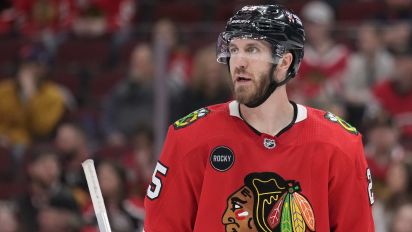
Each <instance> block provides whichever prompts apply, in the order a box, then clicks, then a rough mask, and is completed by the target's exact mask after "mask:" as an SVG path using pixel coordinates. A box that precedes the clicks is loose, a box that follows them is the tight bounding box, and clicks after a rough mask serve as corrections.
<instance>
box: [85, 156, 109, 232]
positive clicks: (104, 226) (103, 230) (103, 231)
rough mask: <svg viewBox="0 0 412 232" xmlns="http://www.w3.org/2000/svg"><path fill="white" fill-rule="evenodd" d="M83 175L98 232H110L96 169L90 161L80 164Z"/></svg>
mask: <svg viewBox="0 0 412 232" xmlns="http://www.w3.org/2000/svg"><path fill="white" fill-rule="evenodd" d="M82 166H83V170H84V174H85V175H86V180H87V185H88V187H89V191H90V196H91V198H92V203H93V208H94V212H95V214H96V218H97V223H98V225H99V230H100V232H111V231H112V230H111V229H110V224H109V218H108V217H107V212H106V207H105V205H104V201H103V196H102V191H101V190H100V185H99V180H98V179H97V174H96V169H95V167H94V162H93V160H92V159H88V160H86V161H84V162H83V163H82Z"/></svg>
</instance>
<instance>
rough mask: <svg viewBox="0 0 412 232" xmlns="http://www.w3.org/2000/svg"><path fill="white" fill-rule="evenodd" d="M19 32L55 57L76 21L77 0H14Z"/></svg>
mask: <svg viewBox="0 0 412 232" xmlns="http://www.w3.org/2000/svg"><path fill="white" fill-rule="evenodd" d="M13 5H14V9H15V14H16V20H15V21H16V24H17V27H18V28H17V29H18V31H19V32H20V33H21V34H22V35H23V36H25V37H29V38H32V39H35V40H40V41H42V42H43V43H44V44H45V45H46V47H47V49H48V51H49V52H50V53H51V54H52V55H54V54H55V51H56V49H57V46H58V45H59V44H60V43H61V42H62V41H63V40H64V37H65V34H66V33H67V32H68V30H69V29H70V27H71V26H72V24H73V21H74V19H75V0H13Z"/></svg>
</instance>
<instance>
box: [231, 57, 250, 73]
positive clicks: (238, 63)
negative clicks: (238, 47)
mask: <svg viewBox="0 0 412 232" xmlns="http://www.w3.org/2000/svg"><path fill="white" fill-rule="evenodd" d="M229 62H230V67H233V68H234V69H240V70H244V69H246V68H247V67H248V64H249V61H248V59H247V57H245V56H242V55H236V56H232V57H231V58H230V61H229Z"/></svg>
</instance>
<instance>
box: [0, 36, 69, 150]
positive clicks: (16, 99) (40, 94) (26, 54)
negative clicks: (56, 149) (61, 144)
mask: <svg viewBox="0 0 412 232" xmlns="http://www.w3.org/2000/svg"><path fill="white" fill-rule="evenodd" d="M21 58H22V63H21V64H20V66H19V69H18V72H17V75H16V77H15V78H14V79H6V80H4V81H2V82H1V83H0V136H4V137H6V138H7V139H8V140H9V142H10V144H11V145H12V146H19V145H20V146H27V145H29V144H30V143H32V142H39V141H46V140H47V139H49V138H51V137H52V135H53V132H54V130H55V129H56V127H57V126H58V124H59V122H60V121H61V120H63V118H64V117H65V116H66V113H67V112H69V111H70V110H72V109H73V108H74V101H73V97H72V96H71V94H70V93H69V92H68V90H67V89H65V88H63V87H62V86H60V85H58V84H56V83H54V82H53V81H52V80H50V79H49V78H48V77H49V65H50V62H51V60H50V56H49V53H48V52H47V51H46V50H45V48H44V47H43V46H42V45H40V44H34V45H33V46H28V47H24V48H23V49H22V51H21Z"/></svg>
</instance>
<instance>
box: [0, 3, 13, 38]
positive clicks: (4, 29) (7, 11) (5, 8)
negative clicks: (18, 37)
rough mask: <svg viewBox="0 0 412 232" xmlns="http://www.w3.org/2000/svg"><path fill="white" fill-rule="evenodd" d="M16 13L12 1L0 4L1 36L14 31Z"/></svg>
mask: <svg viewBox="0 0 412 232" xmlns="http://www.w3.org/2000/svg"><path fill="white" fill-rule="evenodd" d="M15 18H16V13H15V10H14V8H13V4H12V0H5V1H1V3H0V34H8V33H10V32H11V30H12V26H13V22H14V20H15Z"/></svg>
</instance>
